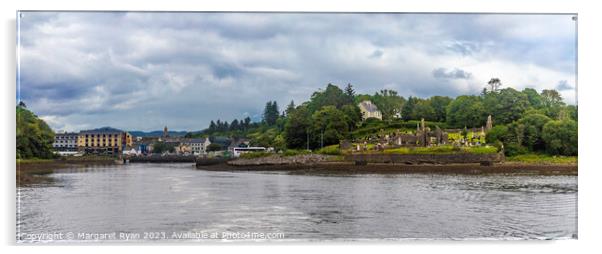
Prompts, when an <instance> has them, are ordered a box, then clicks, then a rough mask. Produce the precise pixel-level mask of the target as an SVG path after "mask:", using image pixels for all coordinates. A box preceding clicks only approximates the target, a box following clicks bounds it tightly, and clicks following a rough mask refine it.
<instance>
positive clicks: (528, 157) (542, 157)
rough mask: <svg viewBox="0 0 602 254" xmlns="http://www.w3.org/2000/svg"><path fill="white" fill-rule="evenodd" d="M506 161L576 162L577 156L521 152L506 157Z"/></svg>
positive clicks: (535, 162)
mask: <svg viewBox="0 0 602 254" xmlns="http://www.w3.org/2000/svg"><path fill="white" fill-rule="evenodd" d="M506 161H513V162H524V163H534V164H537V163H551V164H576V163H577V156H559V155H557V156H554V155H549V154H521V155H516V156H509V157H506Z"/></svg>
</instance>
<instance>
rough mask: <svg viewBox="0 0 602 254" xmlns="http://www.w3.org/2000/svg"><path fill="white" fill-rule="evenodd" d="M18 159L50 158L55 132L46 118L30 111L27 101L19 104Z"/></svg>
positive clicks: (52, 155)
mask: <svg viewBox="0 0 602 254" xmlns="http://www.w3.org/2000/svg"><path fill="white" fill-rule="evenodd" d="M16 114H17V115H16V116H17V159H50V158H53V157H54V156H55V155H54V154H53V151H52V143H53V142H54V132H53V131H52V129H50V127H48V124H46V122H44V120H42V119H40V118H38V116H37V115H35V114H34V113H33V112H31V111H29V110H28V109H27V107H26V106H25V103H23V102H20V103H19V105H18V106H17V112H16Z"/></svg>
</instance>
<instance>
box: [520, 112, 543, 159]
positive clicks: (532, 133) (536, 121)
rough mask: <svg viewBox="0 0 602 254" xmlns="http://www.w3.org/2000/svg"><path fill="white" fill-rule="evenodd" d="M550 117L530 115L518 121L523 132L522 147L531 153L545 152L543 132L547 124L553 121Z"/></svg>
mask: <svg viewBox="0 0 602 254" xmlns="http://www.w3.org/2000/svg"><path fill="white" fill-rule="evenodd" d="M551 120H552V119H550V118H549V117H547V116H545V115H542V114H529V115H525V116H523V117H522V118H521V119H520V120H518V122H517V123H518V124H519V125H522V127H521V128H519V129H521V130H522V131H523V135H522V137H523V139H522V145H523V146H525V147H526V148H528V149H529V150H531V151H538V150H544V149H545V144H544V141H543V138H542V130H543V127H544V125H545V124H546V123H548V122H549V121H551Z"/></svg>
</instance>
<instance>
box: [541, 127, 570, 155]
mask: <svg viewBox="0 0 602 254" xmlns="http://www.w3.org/2000/svg"><path fill="white" fill-rule="evenodd" d="M577 129H578V128H577V122H576V121H573V120H568V119H567V120H556V121H549V122H548V123H546V124H545V125H544V126H543V131H542V138H543V140H544V142H545V145H546V151H547V152H548V153H550V154H559V155H577V142H578V137H577V135H578V134H577Z"/></svg>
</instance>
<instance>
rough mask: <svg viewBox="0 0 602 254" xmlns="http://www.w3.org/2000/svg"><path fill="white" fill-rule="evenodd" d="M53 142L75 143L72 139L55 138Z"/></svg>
mask: <svg viewBox="0 0 602 254" xmlns="http://www.w3.org/2000/svg"><path fill="white" fill-rule="evenodd" d="M54 142H55V143H75V141H74V140H55V141H54Z"/></svg>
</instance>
